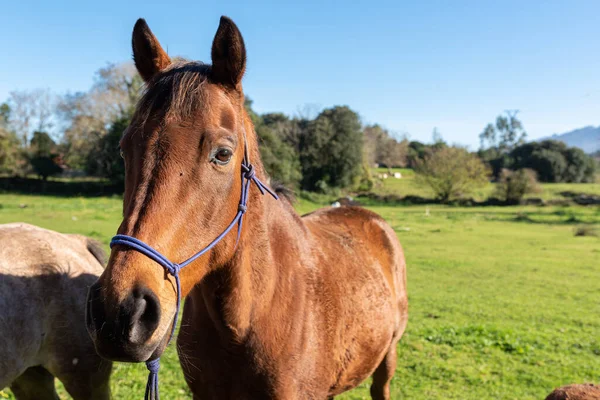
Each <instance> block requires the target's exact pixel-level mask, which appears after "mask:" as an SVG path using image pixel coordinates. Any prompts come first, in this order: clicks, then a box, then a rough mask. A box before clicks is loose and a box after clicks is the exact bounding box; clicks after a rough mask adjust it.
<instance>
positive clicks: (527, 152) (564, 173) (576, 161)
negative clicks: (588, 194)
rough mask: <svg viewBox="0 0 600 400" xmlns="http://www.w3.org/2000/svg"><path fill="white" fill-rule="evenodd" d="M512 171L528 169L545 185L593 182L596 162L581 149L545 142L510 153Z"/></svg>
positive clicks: (529, 144) (520, 147)
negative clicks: (548, 183) (550, 183)
mask: <svg viewBox="0 0 600 400" xmlns="http://www.w3.org/2000/svg"><path fill="white" fill-rule="evenodd" d="M510 159H511V161H510V168H511V169H515V170H516V169H522V168H529V169H532V170H534V171H535V172H536V173H537V176H538V179H539V180H540V181H542V182H572V183H579V182H594V179H595V174H596V163H595V162H594V161H593V159H592V158H591V157H590V156H588V155H586V154H585V153H584V152H583V151H582V150H580V149H577V148H569V147H567V145H566V144H564V143H563V142H558V141H554V140H545V141H542V142H531V143H526V144H523V145H521V146H518V147H516V148H515V149H514V150H513V151H511V152H510Z"/></svg>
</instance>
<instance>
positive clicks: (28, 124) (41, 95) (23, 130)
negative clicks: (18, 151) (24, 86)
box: [7, 89, 56, 147]
mask: <svg viewBox="0 0 600 400" xmlns="http://www.w3.org/2000/svg"><path fill="white" fill-rule="evenodd" d="M7 105H8V106H9V109H10V126H11V129H12V130H13V132H14V133H15V134H16V135H17V136H18V137H19V139H20V140H21V143H22V146H23V147H27V144H28V143H29V141H30V139H31V135H32V134H33V132H34V131H45V132H47V131H48V130H49V129H50V128H52V126H53V122H52V117H53V115H54V113H55V111H56V96H54V95H53V94H52V93H51V92H50V90H48V89H35V90H16V91H13V92H10V94H9V98H8V103H7Z"/></svg>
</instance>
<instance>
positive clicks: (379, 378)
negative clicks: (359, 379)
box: [371, 342, 396, 400]
mask: <svg viewBox="0 0 600 400" xmlns="http://www.w3.org/2000/svg"><path fill="white" fill-rule="evenodd" d="M395 372H396V342H394V343H392V346H390V350H389V351H388V353H387V354H386V355H385V357H384V359H383V361H382V362H381V364H379V366H378V367H377V369H376V370H375V372H374V373H373V383H372V384H371V398H372V399H373V400H390V399H391V397H390V382H391V381H392V378H393V376H394V373H395Z"/></svg>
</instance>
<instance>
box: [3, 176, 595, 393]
mask: <svg viewBox="0 0 600 400" xmlns="http://www.w3.org/2000/svg"><path fill="white" fill-rule="evenodd" d="M411 185H412V186H411ZM575 186H576V185H565V186H564V187H562V186H561V187H558V186H548V185H545V186H544V193H545V194H544V195H545V196H547V197H553V196H556V195H557V194H558V193H560V192H561V191H563V190H572V191H581V192H587V193H590V192H595V193H600V188H599V187H598V186H600V185H586V186H583V187H575ZM411 187H412V189H414V190H422V189H419V188H418V187H415V186H414V181H412V180H411V179H410V178H409V177H408V176H407V175H405V178H403V179H393V178H392V179H388V180H386V181H385V182H384V186H383V188H380V189H379V190H384V189H385V190H390V191H393V192H395V193H397V191H399V190H407V191H408V190H412V189H410V188H411ZM414 194H418V193H414ZM317 206H318V205H317V204H315V203H312V202H309V201H306V200H301V201H299V203H298V209H299V211H301V212H306V211H310V210H312V209H314V208H316V207H317ZM370 208H371V209H373V210H374V211H376V212H378V213H380V214H381V215H382V216H383V217H385V218H386V220H387V221H388V222H389V223H390V224H391V225H392V226H393V228H394V229H395V231H396V232H397V234H398V237H399V238H400V241H401V242H402V244H403V246H404V249H405V252H406V258H407V262H408V283H409V294H410V320H409V325H408V329H407V331H406V334H405V336H404V337H403V339H402V341H401V342H400V345H399V353H398V368H397V372H396V376H395V378H394V380H393V388H392V392H393V398H394V399H543V398H544V397H545V395H546V394H547V393H549V392H550V391H551V390H552V389H553V388H554V387H556V386H559V385H562V384H566V383H571V382H586V381H592V382H599V381H600V238H598V237H594V236H586V237H578V236H575V235H574V230H575V229H576V228H577V227H581V226H587V227H591V228H592V229H596V231H597V232H599V233H600V207H581V206H571V207H531V206H528V207H521V206H517V207H472V208H459V207H446V206H437V205H433V206H424V205H423V206H402V207H400V206H396V207H391V206H373V207H370ZM120 213H121V199H120V198H118V197H116V198H94V199H89V198H57V197H37V196H18V195H10V194H3V195H0V223H6V222H14V221H24V222H29V223H33V224H36V225H40V226H43V227H46V228H50V229H55V230H58V231H62V232H76V233H81V234H85V235H89V236H91V237H94V238H96V239H99V240H101V241H102V242H103V243H104V244H105V245H106V247H108V246H107V245H108V241H109V239H110V237H111V236H112V235H113V234H114V233H115V230H116V228H117V226H118V224H119V222H120ZM145 381H146V372H145V368H144V366H143V365H128V364H119V365H117V366H116V368H115V372H114V374H113V378H112V388H113V396H114V398H116V399H130V398H141V397H142V396H143V391H144V385H145ZM161 391H162V394H163V397H164V398H166V399H189V398H190V394H189V392H188V390H187V388H186V386H185V383H184V381H183V377H182V375H181V372H180V369H179V364H178V361H177V356H176V354H175V351H174V348H173V346H171V347H170V348H169V349H168V351H167V354H166V355H165V357H164V361H163V367H162V368H161ZM63 394H64V392H63ZM0 398H9V399H12V395H11V394H10V391H9V390H4V391H3V392H0ZM368 398H369V397H368V382H366V383H363V384H362V385H361V386H360V387H359V388H357V389H355V390H353V391H351V392H348V393H347V394H345V395H343V396H339V397H338V398H336V399H344V400H349V399H368Z"/></svg>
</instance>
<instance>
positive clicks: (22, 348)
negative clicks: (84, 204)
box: [0, 223, 112, 400]
mask: <svg viewBox="0 0 600 400" xmlns="http://www.w3.org/2000/svg"><path fill="white" fill-rule="evenodd" d="M103 264H104V253H103V251H102V249H101V248H100V246H99V245H98V244H97V243H95V242H94V241H92V240H90V239H88V238H86V237H84V236H79V235H65V234H61V233H58V232H53V231H49V230H46V229H42V228H39V227H36V226H33V225H28V224H22V223H15V224H5V225H0V338H1V340H0V389H2V388H4V387H7V386H9V385H10V388H11V390H12V391H13V393H14V395H15V396H16V397H17V399H19V400H22V399H25V400H29V399H31V400H46V399H49V400H54V399H58V395H57V394H56V390H55V388H54V378H55V377H56V378H58V379H59V380H60V381H61V382H62V383H63V384H64V386H65V388H66V389H67V391H68V392H69V394H70V395H71V396H73V398H74V399H76V400H80V399H81V400H89V399H93V400H100V399H109V398H110V389H109V377H110V371H111V367H112V364H111V363H110V362H109V361H105V360H102V359H101V358H100V357H99V356H98V355H97V354H96V352H95V350H94V346H93V344H92V341H91V340H90V338H89V336H88V334H87V332H86V329H85V315H84V314H85V313H84V310H85V298H86V294H87V291H88V288H89V286H91V285H92V283H94V281H95V280H96V279H97V278H98V276H99V275H100V274H101V273H102V270H103Z"/></svg>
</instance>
